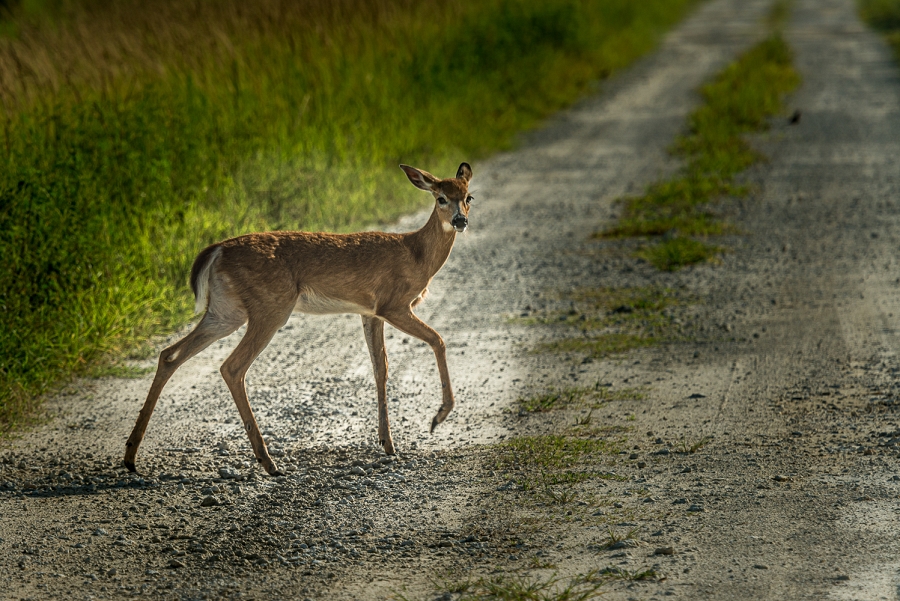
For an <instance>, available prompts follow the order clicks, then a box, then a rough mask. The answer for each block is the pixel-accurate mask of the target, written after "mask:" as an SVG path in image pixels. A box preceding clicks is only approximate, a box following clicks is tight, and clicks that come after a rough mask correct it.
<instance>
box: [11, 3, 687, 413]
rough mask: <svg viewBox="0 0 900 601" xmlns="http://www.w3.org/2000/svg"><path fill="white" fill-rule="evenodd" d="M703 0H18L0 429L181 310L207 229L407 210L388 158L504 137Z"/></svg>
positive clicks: (428, 157) (186, 312)
mask: <svg viewBox="0 0 900 601" xmlns="http://www.w3.org/2000/svg"><path fill="white" fill-rule="evenodd" d="M696 1H697V0H647V1H646V2H641V3H634V2H631V1H629V0H596V1H594V0H591V1H589V0H483V1H481V2H474V1H465V0H459V1H456V2H450V3H445V2H439V1H438V0H420V1H418V2H413V1H412V0H372V1H370V2H364V3H360V2H354V1H352V0H308V1H306V2H288V1H286V0H273V1H272V2H261V1H238V0H222V1H221V2H215V3H210V2H207V1H206V0H177V1H176V0H159V1H158V2H153V3H142V2H138V1H137V0H122V1H121V2H115V3H108V2H97V1H94V0H58V1H57V0H54V1H47V2H41V1H39V0H29V1H28V2H26V3H25V5H24V7H23V9H22V10H21V11H19V12H14V13H13V14H12V15H9V16H7V17H6V18H5V19H4V20H3V27H2V28H0V117H2V120H0V127H2V137H0V164H2V169H0V431H3V430H5V429H8V427H10V426H11V425H13V424H15V423H17V422H19V421H21V420H23V419H25V417H26V416H27V415H29V414H31V413H32V412H33V410H34V408H35V406H36V399H37V397H38V396H39V395H40V394H41V393H43V392H46V391H47V390H49V389H50V388H52V386H53V385H54V384H55V383H58V382H59V381H60V380H61V379H65V378H66V377H67V376H69V375H71V374H73V373H76V374H77V373H87V372H88V371H89V370H90V369H92V368H93V367H92V366H96V365H97V363H98V362H103V361H105V360H108V358H110V357H111V358H113V360H114V362H115V360H117V359H118V358H120V357H122V356H123V355H125V356H128V355H129V354H134V353H138V354H144V353H146V349H147V348H148V346H149V345H148V340H149V339H150V338H151V337H152V336H154V335H156V334H159V333H161V332H167V331H171V330H172V329H173V328H174V327H175V326H177V325H179V324H183V323H184V322H185V321H186V320H188V319H189V318H190V309H191V306H192V304H193V301H192V299H191V298H190V293H189V292H188V290H187V286H186V285H185V281H186V278H187V273H188V269H189V267H190V264H191V261H192V260H193V258H194V256H195V255H196V253H197V252H198V251H199V250H200V249H201V248H203V247H204V246H205V245H206V244H208V243H211V242H213V241H216V240H218V239H221V238H223V237H227V236H232V235H237V234H240V233H244V232H248V231H253V230H259V229H305V230H318V229H327V230H334V231H347V230H351V229H357V228H360V227H363V226H366V225H368V224H372V223H376V222H384V221H389V220H392V219H394V218H396V217H397V216H399V215H401V214H403V213H405V212H408V211H410V210H411V209H414V208H417V207H421V206H424V203H425V201H426V200H427V199H426V198H425V197H424V195H422V194H420V193H417V192H416V191H415V190H414V189H413V188H412V186H410V185H409V184H408V183H407V182H406V181H405V178H404V177H403V175H402V173H401V172H400V171H399V170H398V169H397V167H396V165H397V163H399V162H401V161H402V162H405V163H412V164H415V165H418V166H420V167H423V168H426V169H428V170H429V171H433V172H434V173H436V174H438V175H441V176H446V175H450V174H452V173H453V169H455V167H456V165H457V164H458V163H459V162H460V161H461V160H468V161H475V160H477V159H478V158H479V157H484V156H486V155H487V154H489V153H490V152H492V151H494V150H496V149H501V148H507V147H509V146H510V145H511V144H512V142H513V140H514V136H515V134H516V133H517V132H519V131H521V130H523V129H527V128H529V127H533V126H535V125H536V124H537V123H538V122H539V121H540V119H542V118H543V117H545V116H546V115H548V114H550V113H551V112H553V111H555V110H558V109H559V108H561V107H563V106H565V105H567V104H569V103H571V102H572V101H574V100H575V99H577V98H578V97H580V96H582V95H583V94H585V93H586V92H588V91H589V90H590V89H591V84H592V82H594V81H596V80H597V79H599V78H603V77H605V76H607V75H608V74H609V73H611V72H612V71H615V70H616V69H619V68H622V67H624V66H625V65H627V64H629V63H630V62H632V61H633V60H635V59H636V58H637V57H639V56H640V55H642V54H644V53H646V52H647V51H649V50H650V49H652V47H653V46H654V45H655V43H656V42H657V40H658V39H659V37H660V35H661V34H662V33H663V32H664V31H665V30H666V29H667V28H669V27H670V26H671V25H672V24H673V23H675V22H676V21H677V20H679V19H680V18H681V17H682V16H683V15H684V14H685V12H686V11H687V10H688V9H689V8H690V7H691V6H693V5H694V4H695V3H696ZM475 177H476V181H477V178H478V168H477V163H476V164H475ZM472 225H473V227H477V215H476V216H475V217H474V218H473V224H472Z"/></svg>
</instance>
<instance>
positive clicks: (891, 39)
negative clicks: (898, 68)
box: [858, 0, 900, 60]
mask: <svg viewBox="0 0 900 601" xmlns="http://www.w3.org/2000/svg"><path fill="white" fill-rule="evenodd" d="M858 4H859V14H860V16H861V17H862V19H863V21H865V22H866V23H868V24H869V25H870V26H871V27H872V28H873V29H875V30H877V31H880V32H881V33H882V34H883V35H884V37H885V39H886V40H887V42H888V43H889V44H890V45H891V46H892V47H893V49H894V54H895V55H896V56H897V59H898V60H900V0H859V3H858Z"/></svg>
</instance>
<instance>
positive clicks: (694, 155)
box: [595, 3, 800, 271]
mask: <svg viewBox="0 0 900 601" xmlns="http://www.w3.org/2000/svg"><path fill="white" fill-rule="evenodd" d="M786 15H787V5H786V4H785V3H776V5H775V6H774V8H773V11H772V15H771V16H770V21H771V24H773V27H775V25H774V24H775V23H779V22H781V21H782V20H783V19H784V18H786ZM799 82H800V77H799V75H798V74H797V72H796V71H795V70H794V68H793V66H792V53H791V50H790V48H789V47H788V46H787V44H786V43H785V41H784V39H783V38H782V36H781V34H780V33H779V32H778V31H775V32H774V33H773V34H772V35H770V36H769V37H768V38H766V39H765V40H763V41H762V42H760V43H759V44H757V45H756V46H754V47H753V48H751V49H750V50H748V51H747V52H745V53H744V54H742V55H741V56H740V57H739V58H738V59H737V60H736V61H735V62H733V63H732V64H730V65H728V66H727V67H726V68H725V69H724V70H722V71H721V72H720V73H718V74H717V75H716V77H715V78H714V79H713V80H712V81H711V82H710V83H708V84H706V85H705V86H703V88H702V89H701V90H700V94H701V97H702V98H703V104H702V105H701V106H700V107H699V108H698V109H696V110H695V111H693V112H692V113H691V115H690V116H689V118H688V127H689V133H688V134H687V135H685V136H682V137H680V138H679V139H678V140H677V141H676V142H675V145H674V147H673V152H674V153H675V155H676V156H679V157H682V158H683V159H684V160H685V166H684V168H683V169H682V170H681V173H680V174H679V175H677V176H676V177H674V178H672V179H671V180H667V181H661V182H656V183H654V184H651V185H650V186H649V187H648V188H647V190H646V192H645V193H644V194H643V195H642V196H637V197H631V198H625V199H622V200H621V201H620V202H621V204H622V206H623V211H622V216H621V218H620V219H619V221H618V222H617V223H616V224H615V225H613V226H612V227H610V228H608V229H606V230H603V231H601V232H598V233H597V234H595V236H596V237H598V238H624V237H665V239H664V240H663V241H661V242H658V243H655V244H651V245H648V246H645V247H644V248H642V249H640V250H639V251H638V253H637V256H638V257H640V258H642V259H645V260H646V261H648V262H649V263H650V264H652V265H653V266H654V267H656V268H657V269H660V270H663V271H675V270H678V269H681V268H682V267H685V266H688V265H695V264H698V263H702V262H707V261H709V260H711V259H713V258H714V257H716V256H717V255H718V254H719V253H721V252H722V250H723V249H722V248H720V247H718V246H715V245H712V244H710V243H708V242H707V241H706V239H707V238H708V237H710V236H719V235H722V234H727V233H734V232H736V229H735V228H734V226H733V225H731V224H729V223H726V222H725V221H724V220H723V219H722V218H721V217H720V216H719V215H718V214H717V212H716V207H715V204H716V203H717V201H718V200H719V199H721V198H722V197H725V196H732V197H739V196H745V195H746V194H747V193H748V192H749V190H748V188H747V187H746V186H743V185H740V184H738V183H737V182H736V181H735V176H736V175H737V174H739V173H740V172H741V171H743V170H745V169H746V168H747V167H749V166H751V165H753V164H755V163H758V162H760V161H762V160H764V159H765V157H763V156H762V155H761V154H760V153H759V152H757V151H756V150H754V149H753V148H752V147H751V146H750V144H749V143H748V142H747V140H746V136H747V135H748V134H751V133H757V132H761V131H765V130H766V129H767V128H768V123H769V120H770V119H771V118H772V117H774V116H776V115H779V114H782V113H783V112H784V110H785V108H784V97H785V95H787V94H788V93H789V92H791V91H792V90H793V89H794V88H796V87H797V85H798V84H799Z"/></svg>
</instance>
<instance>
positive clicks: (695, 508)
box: [688, 504, 706, 512]
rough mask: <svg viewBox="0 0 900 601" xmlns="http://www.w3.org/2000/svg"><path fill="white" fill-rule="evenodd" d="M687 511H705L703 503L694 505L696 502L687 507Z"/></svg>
mask: <svg viewBox="0 0 900 601" xmlns="http://www.w3.org/2000/svg"><path fill="white" fill-rule="evenodd" d="M688 511H697V512H700V511H706V510H705V509H703V505H696V504H695V505H691V506H690V507H688Z"/></svg>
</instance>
